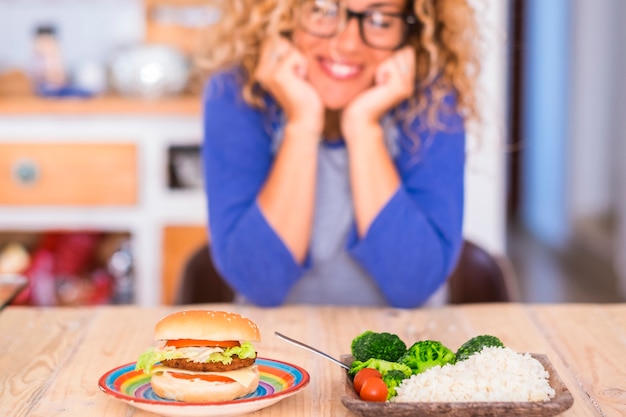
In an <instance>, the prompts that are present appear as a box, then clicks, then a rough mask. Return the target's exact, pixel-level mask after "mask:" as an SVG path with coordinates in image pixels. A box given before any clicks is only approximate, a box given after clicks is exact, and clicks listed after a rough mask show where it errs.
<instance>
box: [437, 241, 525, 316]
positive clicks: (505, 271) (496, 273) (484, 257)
mask: <svg viewBox="0 0 626 417" xmlns="http://www.w3.org/2000/svg"><path fill="white" fill-rule="evenodd" d="M448 296H449V303H450V304H467V303H488V302H510V301H518V300H519V290H518V286H517V281H516V278H515V275H514V271H513V267H512V265H511V263H510V262H509V260H508V258H506V257H505V256H494V255H492V254H490V253H489V252H487V251H486V250H485V249H484V248H482V247H480V246H479V245H477V244H475V243H473V242H471V241H468V240H466V241H465V242H463V248H462V250H461V255H460V257H459V260H458V263H457V266H456V268H455V270H454V272H453V273H452V274H451V275H450V277H449V279H448Z"/></svg>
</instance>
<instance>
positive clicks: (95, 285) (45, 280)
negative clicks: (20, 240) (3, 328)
mask: <svg viewBox="0 0 626 417" xmlns="http://www.w3.org/2000/svg"><path fill="white" fill-rule="evenodd" d="M102 236H103V235H102V233H100V232H49V233H46V234H44V235H42V237H41V239H40V241H39V244H38V245H37V247H36V248H35V249H34V251H33V253H32V256H31V264H30V265H29V267H28V268H27V270H26V271H25V275H26V277H27V278H28V279H29V285H28V287H27V288H26V289H25V290H24V291H23V292H22V294H20V296H19V297H18V298H16V300H15V301H14V304H31V305H39V306H50V305H85V304H105V303H107V302H110V301H111V298H112V295H113V291H114V280H113V278H112V277H111V276H110V275H109V274H108V273H107V272H106V270H105V269H103V268H101V267H99V265H97V259H96V253H97V250H98V245H99V243H100V240H101V239H102Z"/></svg>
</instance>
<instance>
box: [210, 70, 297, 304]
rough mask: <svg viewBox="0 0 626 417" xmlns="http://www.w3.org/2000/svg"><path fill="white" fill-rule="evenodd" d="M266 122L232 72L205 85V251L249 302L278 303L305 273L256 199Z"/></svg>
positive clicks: (268, 154)
mask: <svg viewBox="0 0 626 417" xmlns="http://www.w3.org/2000/svg"><path fill="white" fill-rule="evenodd" d="M266 126H268V123H267V121H266V120H265V118H264V117H263V115H262V114H261V112H260V111H258V110H256V109H253V108H252V107H250V106H249V105H247V104H246V103H245V102H244V101H243V99H242V98H241V89H240V87H239V84H238V82H237V79H236V75H235V74H233V73H225V74H221V75H217V76H215V77H214V78H212V79H211V80H209V82H208V84H207V87H206V88H205V94H204V141H203V147H202V158H203V167H204V184H205V188H206V195H207V198H208V209H209V234H210V240H211V244H210V247H211V254H212V257H213V261H214V263H215V266H216V268H217V270H218V271H219V272H220V273H221V275H222V276H223V277H224V279H226V281H227V282H228V283H229V284H230V285H231V286H232V287H233V288H234V289H235V290H236V291H237V292H238V293H239V294H241V295H243V296H244V297H246V298H247V299H248V300H249V301H250V302H252V303H255V304H257V305H262V306H273V305H279V304H281V303H282V302H283V301H284V298H285V297H286V295H287V292H288V291H289V289H290V288H291V286H292V285H293V284H294V283H295V282H296V281H297V280H298V278H299V277H300V276H301V275H302V274H303V272H304V270H305V268H306V266H301V265H299V264H298V263H296V261H295V260H294V258H293V257H292V255H291V253H290V252H289V250H288V249H287V247H286V246H285V245H284V243H283V242H282V240H281V239H280V237H278V235H277V234H276V233H275V232H274V230H273V229H272V228H271V227H270V225H269V224H268V223H267V221H266V219H265V218H264V216H263V214H262V212H261V211H260V209H259V207H258V205H257V202H256V198H257V195H258V193H259V191H260V189H261V187H262V185H263V183H264V182H265V179H266V177H267V175H268V172H269V169H270V167H271V164H272V161H273V153H272V150H271V137H270V135H269V133H268V130H267V129H266V128H265V127H266Z"/></svg>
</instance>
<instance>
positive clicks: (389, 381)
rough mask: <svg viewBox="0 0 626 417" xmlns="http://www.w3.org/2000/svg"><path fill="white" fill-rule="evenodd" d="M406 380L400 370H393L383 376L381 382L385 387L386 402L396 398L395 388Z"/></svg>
mask: <svg viewBox="0 0 626 417" xmlns="http://www.w3.org/2000/svg"><path fill="white" fill-rule="evenodd" d="M406 378H407V376H406V374H405V373H404V372H402V371H400V370H397V369H393V370H391V371H389V372H387V373H386V374H385V375H384V376H383V382H384V383H385V385H387V401H389V400H390V399H391V398H393V397H395V396H396V394H397V393H396V388H398V387H399V386H400V384H401V383H402V381H404V380H405V379H406Z"/></svg>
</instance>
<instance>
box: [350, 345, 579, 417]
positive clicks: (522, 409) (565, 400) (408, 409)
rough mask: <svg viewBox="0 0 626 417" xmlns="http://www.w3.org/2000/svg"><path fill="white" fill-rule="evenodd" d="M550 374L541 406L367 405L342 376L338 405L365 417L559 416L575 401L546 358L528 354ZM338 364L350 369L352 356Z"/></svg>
mask: <svg viewBox="0 0 626 417" xmlns="http://www.w3.org/2000/svg"><path fill="white" fill-rule="evenodd" d="M531 356H532V357H533V358H535V359H537V360H538V361H539V362H541V364H542V365H543V367H544V368H545V369H546V371H548V373H549V374H550V378H549V380H548V382H549V383H550V386H551V387H552V388H554V391H555V393H556V395H555V396H554V397H553V398H552V399H551V400H550V401H540V402H415V403H392V402H384V403H379V402H369V401H363V400H361V399H360V398H359V397H358V396H357V394H356V391H354V388H353V387H352V380H351V379H350V376H349V375H348V373H347V372H345V395H343V396H342V397H341V403H342V404H343V405H344V406H345V407H346V408H347V409H349V410H350V411H352V412H353V413H355V414H359V415H361V416H364V417H381V416H386V417H387V416H390V417H409V416H419V417H430V416H442V415H445V416H452V417H486V416H507V417H514V416H524V417H544V416H555V415H557V414H561V413H562V412H564V411H565V410H567V409H568V408H570V407H571V406H572V404H574V398H573V397H572V394H571V393H570V392H569V390H568V389H567V388H566V387H565V385H564V384H563V381H561V379H560V378H559V375H558V374H557V373H556V370H555V369H554V366H552V363H550V361H549V360H548V357H547V356H546V355H541V354H535V353H531ZM341 360H342V361H343V362H344V363H345V364H347V365H349V364H350V363H352V360H353V358H352V356H350V355H344V356H342V357H341Z"/></svg>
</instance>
